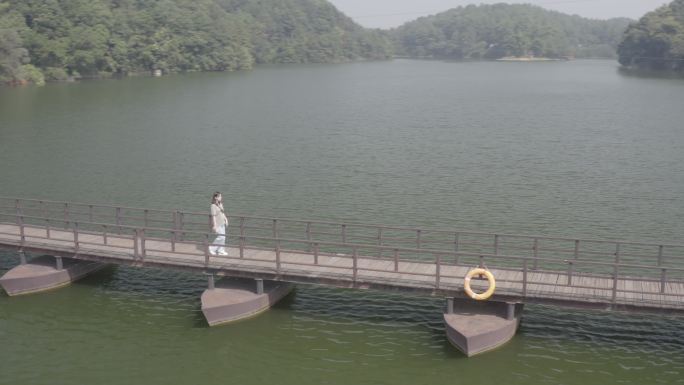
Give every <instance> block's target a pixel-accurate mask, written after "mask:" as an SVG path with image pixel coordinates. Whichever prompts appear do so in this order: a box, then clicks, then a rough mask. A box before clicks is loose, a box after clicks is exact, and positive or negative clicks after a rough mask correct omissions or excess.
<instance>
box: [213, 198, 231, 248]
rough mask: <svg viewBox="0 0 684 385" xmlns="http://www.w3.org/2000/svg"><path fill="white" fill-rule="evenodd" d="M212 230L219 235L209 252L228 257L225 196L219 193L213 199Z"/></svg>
mask: <svg viewBox="0 0 684 385" xmlns="http://www.w3.org/2000/svg"><path fill="white" fill-rule="evenodd" d="M211 230H212V231H213V232H214V233H216V234H218V235H217V237H216V239H215V240H214V242H213V243H212V245H211V246H209V252H210V253H211V254H212V255H228V252H226V249H225V247H224V246H225V244H226V234H227V231H228V217H227V216H226V212H225V211H224V210H223V196H221V193H220V192H218V191H217V192H215V193H214V195H213V196H212V197H211Z"/></svg>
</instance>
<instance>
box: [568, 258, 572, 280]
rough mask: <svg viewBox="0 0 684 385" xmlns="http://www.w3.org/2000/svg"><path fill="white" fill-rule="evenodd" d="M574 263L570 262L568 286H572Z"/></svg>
mask: <svg viewBox="0 0 684 385" xmlns="http://www.w3.org/2000/svg"><path fill="white" fill-rule="evenodd" d="M572 264H573V261H568V286H572V271H573V265H572Z"/></svg>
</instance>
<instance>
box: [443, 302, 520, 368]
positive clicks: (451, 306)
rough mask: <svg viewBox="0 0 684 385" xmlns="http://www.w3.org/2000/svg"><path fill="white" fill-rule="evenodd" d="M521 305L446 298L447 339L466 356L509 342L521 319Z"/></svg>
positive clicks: (445, 321)
mask: <svg viewBox="0 0 684 385" xmlns="http://www.w3.org/2000/svg"><path fill="white" fill-rule="evenodd" d="M522 311H523V304H522V303H512V302H497V301H475V300H472V299H469V298H447V304H446V312H445V314H444V326H445V328H446V335H447V339H448V340H449V342H451V344H453V345H454V346H455V347H456V348H458V349H459V350H460V351H462V352H463V353H465V354H466V355H467V356H468V357H471V356H473V355H476V354H479V353H483V352H486V351H489V350H492V349H495V348H497V347H499V346H501V345H503V344H505V343H506V342H508V341H510V340H511V338H513V336H514V335H515V332H516V331H517V329H518V325H519V324H520V319H521V317H522Z"/></svg>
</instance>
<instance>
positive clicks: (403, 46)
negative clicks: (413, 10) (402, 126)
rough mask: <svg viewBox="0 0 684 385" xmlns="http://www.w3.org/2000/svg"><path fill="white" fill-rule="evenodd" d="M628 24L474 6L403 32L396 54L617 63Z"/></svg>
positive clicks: (419, 21)
mask: <svg viewBox="0 0 684 385" xmlns="http://www.w3.org/2000/svg"><path fill="white" fill-rule="evenodd" d="M628 24H629V20H628V19H611V20H592V19H586V18H582V17H579V16H570V15H565V14H562V13H559V12H554V11H548V10H545V9H543V8H541V7H537V6H532V5H509V4H495V5H479V6H476V5H469V6H465V7H458V8H454V9H451V10H449V11H446V12H442V13H439V14H437V15H434V16H428V17H422V18H420V19H417V20H415V21H412V22H410V23H406V24H404V25H403V26H401V27H399V28H397V29H396V30H395V31H394V32H393V33H394V41H395V46H396V52H397V53H399V54H403V55H407V56H411V57H433V58H446V59H497V58H501V57H505V56H543V57H551V58H558V57H615V51H616V49H617V45H618V43H619V41H620V38H621V36H622V33H623V32H624V30H625V28H626V27H627V25H628Z"/></svg>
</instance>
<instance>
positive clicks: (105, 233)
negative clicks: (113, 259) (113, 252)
mask: <svg viewBox="0 0 684 385" xmlns="http://www.w3.org/2000/svg"><path fill="white" fill-rule="evenodd" d="M102 238H103V240H104V244H105V246H107V244H108V243H107V225H102Z"/></svg>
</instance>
